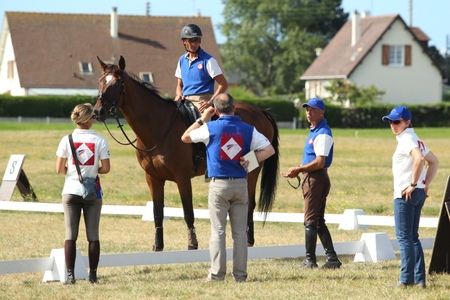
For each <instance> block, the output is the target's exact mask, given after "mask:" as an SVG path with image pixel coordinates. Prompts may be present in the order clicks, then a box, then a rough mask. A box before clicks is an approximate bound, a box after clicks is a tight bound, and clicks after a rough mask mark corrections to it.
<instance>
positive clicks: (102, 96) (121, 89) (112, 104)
mask: <svg viewBox="0 0 450 300" xmlns="http://www.w3.org/2000/svg"><path fill="white" fill-rule="evenodd" d="M119 84H120V87H119V93H118V94H117V98H116V99H112V98H111V97H110V96H109V95H108V94H107V93H105V92H101V93H98V96H97V100H100V101H101V102H102V105H103V104H104V103H105V101H104V100H103V99H105V100H106V102H107V104H109V105H110V107H108V106H107V107H106V108H107V110H108V113H109V114H110V115H112V114H114V115H117V114H116V110H117V103H118V102H119V99H120V97H121V96H122V94H123V93H124V91H125V90H124V86H125V83H124V82H123V81H122V82H121V83H119V82H117V83H116V84H115V85H119Z"/></svg>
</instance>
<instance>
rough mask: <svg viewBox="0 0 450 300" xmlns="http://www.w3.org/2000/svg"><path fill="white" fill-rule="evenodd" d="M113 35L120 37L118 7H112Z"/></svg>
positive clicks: (113, 36)
mask: <svg viewBox="0 0 450 300" xmlns="http://www.w3.org/2000/svg"><path fill="white" fill-rule="evenodd" d="M110 32H111V37H112V38H117V37H119V18H118V16H117V7H113V8H112V12H111V30H110Z"/></svg>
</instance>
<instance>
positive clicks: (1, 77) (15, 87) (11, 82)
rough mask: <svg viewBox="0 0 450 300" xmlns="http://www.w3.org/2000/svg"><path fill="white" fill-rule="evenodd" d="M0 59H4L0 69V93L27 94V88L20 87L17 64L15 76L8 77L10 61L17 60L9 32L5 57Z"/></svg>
mask: <svg viewBox="0 0 450 300" xmlns="http://www.w3.org/2000/svg"><path fill="white" fill-rule="evenodd" d="M0 46H1V45H0ZM0 59H1V60H2V62H1V69H0V94H4V93H10V94H11V95H14V96H20V95H25V90H24V89H23V88H21V87H20V80H19V74H18V72H17V66H16V65H14V78H13V79H8V61H15V56H14V50H13V46H12V42H11V35H10V34H9V32H8V33H7V34H6V39H5V48H4V52H3V57H2V58H0Z"/></svg>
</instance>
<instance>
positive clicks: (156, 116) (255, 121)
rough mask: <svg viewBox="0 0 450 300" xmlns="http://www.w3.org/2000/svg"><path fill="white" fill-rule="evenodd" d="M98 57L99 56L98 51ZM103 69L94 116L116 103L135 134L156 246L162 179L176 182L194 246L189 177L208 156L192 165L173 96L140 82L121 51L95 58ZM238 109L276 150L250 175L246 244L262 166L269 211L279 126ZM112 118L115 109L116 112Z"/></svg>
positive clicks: (157, 246)
mask: <svg viewBox="0 0 450 300" xmlns="http://www.w3.org/2000/svg"><path fill="white" fill-rule="evenodd" d="M97 58H98V57H97ZM98 60H99V62H100V65H101V67H102V69H103V75H102V77H100V79H99V94H98V98H97V103H96V105H95V107H94V114H95V115H96V119H97V120H98V121H101V122H104V121H105V120H106V118H107V115H108V114H115V110H116V108H118V109H119V110H120V111H121V112H122V114H123V116H124V117H125V119H126V121H127V122H128V124H129V125H130V127H131V128H132V130H133V131H134V133H135V134H136V140H137V143H136V145H134V143H132V142H131V141H129V139H128V137H127V139H128V141H129V142H130V144H132V145H133V146H134V147H135V148H136V156H137V159H138V161H139V164H140V165H141V167H142V168H143V169H144V170H145V172H146V179H147V184H148V186H149V188H150V193H151V196H152V199H153V214H154V220H155V229H156V231H155V243H154V245H153V250H154V251H162V250H163V249H164V239H163V219H164V211H163V209H164V184H165V182H166V180H169V181H173V182H175V183H176V184H177V187H178V191H179V193H180V197H181V202H182V204H183V211H184V220H185V222H186V225H187V229H188V249H197V248H198V241H197V236H196V234H195V227H194V210H193V205H192V185H191V178H192V177H194V176H199V175H202V174H204V173H205V169H206V162H205V160H203V162H202V163H201V165H200V166H199V167H195V166H194V159H193V157H194V152H195V151H194V148H193V146H192V145H191V144H185V143H183V142H182V141H181V135H182V134H183V133H184V131H185V130H186V128H187V125H186V124H185V122H184V121H183V118H182V116H181V114H180V112H179V108H178V106H177V105H176V102H175V101H172V100H170V101H169V100H165V99H163V98H162V97H161V96H160V95H159V94H158V92H157V91H156V90H155V88H154V87H153V86H151V85H150V84H148V83H145V82H142V81H141V80H139V79H138V78H137V77H136V76H135V75H133V74H131V73H127V72H125V60H124V58H123V57H122V56H121V57H120V60H119V64H118V65H107V64H105V63H104V62H103V61H102V60H100V58H98ZM236 115H239V116H240V117H241V119H242V120H243V121H245V122H247V123H249V124H251V125H253V126H255V127H256V128H257V130H258V131H259V132H261V133H262V134H264V135H265V136H266V137H267V138H268V139H269V140H270V141H271V142H272V145H273V147H274V148H275V154H274V155H273V156H271V157H270V158H269V159H267V160H265V161H264V164H263V166H260V167H259V168H257V169H255V170H254V171H252V172H250V173H249V175H248V193H249V209H248V232H247V237H248V244H249V246H252V245H253V244H254V231H253V211H254V209H255V206H256V202H255V191H256V184H257V180H258V175H259V173H260V171H261V168H262V178H261V184H260V189H261V190H260V197H259V203H258V208H259V210H260V211H261V212H263V213H265V214H267V213H268V212H269V211H270V209H271V207H272V203H273V201H274V198H275V190H276V184H277V175H278V167H279V165H278V164H279V163H278V128H277V125H276V122H275V120H274V118H273V117H272V116H271V114H270V113H268V112H267V111H265V110H261V109H256V108H254V107H252V106H249V105H247V104H244V103H238V102H237V103H236ZM116 119H117V120H118V118H117V115H116Z"/></svg>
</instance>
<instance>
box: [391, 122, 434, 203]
mask: <svg viewBox="0 0 450 300" xmlns="http://www.w3.org/2000/svg"><path fill="white" fill-rule="evenodd" d="M396 138H397V142H398V144H397V149H395V152H394V155H393V156H392V174H393V175H394V198H402V191H403V190H404V189H405V188H407V187H408V186H409V185H410V184H411V177H412V172H413V167H414V158H413V156H412V155H411V151H412V150H413V149H414V148H419V150H420V152H422V155H423V156H425V155H427V154H428V152H430V149H428V148H427V146H425V144H424V143H423V142H422V141H421V140H420V139H419V137H418V136H417V134H415V132H414V129H413V128H406V129H405V130H404V131H403V132H402V133H400V134H399V135H397V136H396ZM426 173H427V171H426V168H425V167H424V168H423V170H422V173H421V175H420V177H419V181H418V182H417V187H418V188H421V189H423V188H425V184H424V183H423V180H425V176H426Z"/></svg>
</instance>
